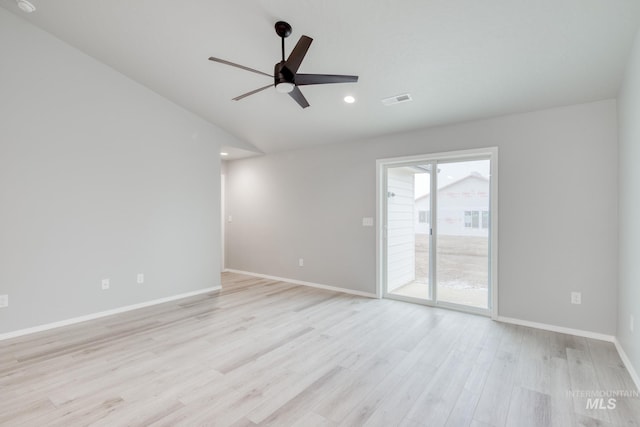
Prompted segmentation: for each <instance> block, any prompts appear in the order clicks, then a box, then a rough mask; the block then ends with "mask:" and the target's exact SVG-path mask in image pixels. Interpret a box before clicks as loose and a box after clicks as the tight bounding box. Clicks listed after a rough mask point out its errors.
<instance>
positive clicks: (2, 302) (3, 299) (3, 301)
mask: <svg viewBox="0 0 640 427" xmlns="http://www.w3.org/2000/svg"><path fill="white" fill-rule="evenodd" d="M4 307H9V295H0V308H4Z"/></svg>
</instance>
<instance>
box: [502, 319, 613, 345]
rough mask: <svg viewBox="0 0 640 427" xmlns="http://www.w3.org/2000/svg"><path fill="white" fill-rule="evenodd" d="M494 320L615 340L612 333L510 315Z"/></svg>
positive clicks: (609, 340)
mask: <svg viewBox="0 0 640 427" xmlns="http://www.w3.org/2000/svg"><path fill="white" fill-rule="evenodd" d="M495 320H497V321H498V322H502V323H511V324H512V325H520V326H527V327H529V328H535V329H542V330H545V331H551V332H559V333H561V334H568V335H575V336H577V337H584V338H592V339H594V340H600V341H607V342H611V343H612V342H615V337H614V336H613V335H606V334H600V333H598V332H591V331H583V330H582V329H572V328H565V327H563V326H556V325H548V324H546V323H538V322H530V321H528V320H520V319H514V318H511V317H504V316H498V317H497V318H496V319H495Z"/></svg>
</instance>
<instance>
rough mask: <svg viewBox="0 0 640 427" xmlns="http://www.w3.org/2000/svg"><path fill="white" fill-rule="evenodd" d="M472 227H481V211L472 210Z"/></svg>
mask: <svg viewBox="0 0 640 427" xmlns="http://www.w3.org/2000/svg"><path fill="white" fill-rule="evenodd" d="M471 227H472V228H479V227H480V212H478V211H471Z"/></svg>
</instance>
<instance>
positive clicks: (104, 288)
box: [102, 279, 110, 291]
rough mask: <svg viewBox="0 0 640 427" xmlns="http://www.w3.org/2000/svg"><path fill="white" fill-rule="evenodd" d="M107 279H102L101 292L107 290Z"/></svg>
mask: <svg viewBox="0 0 640 427" xmlns="http://www.w3.org/2000/svg"><path fill="white" fill-rule="evenodd" d="M109 286H110V285H109V279H102V290H103V291H106V290H107V289H109Z"/></svg>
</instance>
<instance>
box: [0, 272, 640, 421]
mask: <svg viewBox="0 0 640 427" xmlns="http://www.w3.org/2000/svg"><path fill="white" fill-rule="evenodd" d="M571 390H574V391H575V390H581V391H591V392H601V391H615V390H626V391H633V390H635V388H634V386H633V383H632V381H631V378H630V377H629V375H628V373H627V371H626V370H625V369H624V367H623V365H622V362H621V361H620V359H619V357H618V355H617V353H616V351H615V349H614V347H613V345H611V344H610V343H605V342H600V341H594V340H588V339H584V338H577V337H573V336H568V335H562V334H557V333H552V332H545V331H540V330H535V329H529V328H524V327H519V326H513V325H506V324H500V323H496V322H492V321H491V320H489V319H487V318H484V317H480V316H473V315H467V314H463V313H457V312H454V311H446V310H441V309H434V308H430V307H424V306H420V305H412V304H408V303H403V302H399V301H391V300H375V299H367V298H361V297H356V296H350V295H345V294H340V293H335V292H328V291H322V290H317V289H312V288H306V287H300V286H294V285H291V284H287V283H284V282H275V281H270V280H265V279H256V278H251V277H247V276H241V275H237V274H226V273H225V274H224V275H223V290H222V291H221V292H220V293H212V294H208V295H202V296H198V297H192V298H188V299H183V300H180V301H175V302H172V303H167V304H163V305H158V306H155V307H149V308H146V309H141V310H137V311H133V312H128V313H124V314H121V315H117V316H111V317H108V318H103V319H99V320H95V321H90V322H85V323H82V324H77V325H73V326H69V327H65V328H60V329H56V330H52V331H48V332H43V333H40V334H35V335H30V336H25V337H21V338H17V339H13V340H7V341H3V342H0V425H8V426H22V425H26V426H75V425H78V426H80V425H82V426H84V425H100V426H124V425H133V426H137V425H139V426H148V425H153V426H174V425H225V426H226V425H233V426H253V425H276V426H304V427H309V426H361V425H366V426H385V427H388V426H396V425H398V426H408V427H411V426H441V425H447V426H475V427H480V426H505V425H506V426H517V427H525V426H545V425H556V426H562V427H564V426H574V425H584V426H613V425H637V424H638V422H639V420H640V401H639V399H638V398H624V397H619V398H617V400H616V408H615V409H587V408H586V398H584V397H580V396H577V395H576V396H572V394H571V393H570V391H571ZM605 403H606V402H605Z"/></svg>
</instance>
